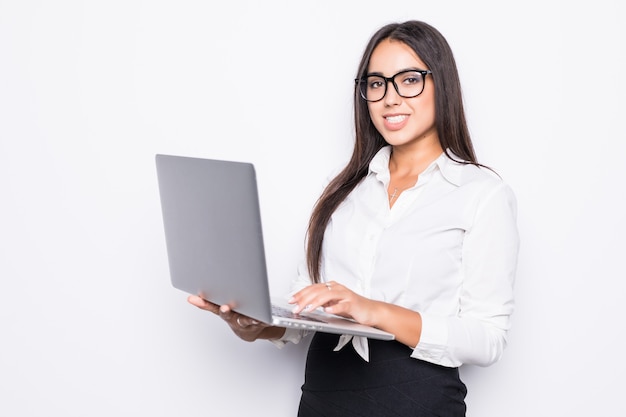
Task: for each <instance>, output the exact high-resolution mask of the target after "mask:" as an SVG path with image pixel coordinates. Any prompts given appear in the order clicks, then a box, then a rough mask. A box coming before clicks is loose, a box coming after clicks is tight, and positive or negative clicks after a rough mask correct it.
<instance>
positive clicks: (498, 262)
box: [189, 21, 518, 417]
mask: <svg viewBox="0 0 626 417" xmlns="http://www.w3.org/2000/svg"><path fill="white" fill-rule="evenodd" d="M354 95H355V97H354V98H355V124H356V141H355V146H354V151H353V154H352V157H351V159H350V161H349V163H348V164H347V166H346V167H345V168H344V169H343V171H342V172H341V173H339V175H338V176H337V177H335V178H334V179H333V180H332V181H331V182H330V184H329V185H328V187H327V188H326V189H325V191H324V192H323V194H322V195H321V197H320V199H319V200H318V202H317V204H316V206H315V208H314V210H313V213H312V216H311V220H310V224H309V229H308V234H307V238H308V240H307V254H306V255H307V259H306V267H302V268H300V269H299V275H298V279H297V281H296V283H295V286H294V288H295V290H297V292H295V293H294V295H293V297H292V298H291V300H290V303H292V304H293V305H294V312H296V313H299V312H302V311H307V310H313V309H316V308H323V309H324V310H325V311H326V312H328V313H332V314H337V315H341V316H346V317H350V318H352V319H354V320H356V321H357V322H360V323H363V324H367V325H371V326H374V327H377V328H380V329H382V330H385V331H388V332H390V333H393V334H394V335H395V336H396V340H395V341H392V342H386V341H374V340H367V339H363V338H360V337H354V338H352V337H349V336H336V335H331V334H321V333H316V334H315V335H314V337H313V340H312V341H311V345H310V348H309V354H308V357H307V364H306V373H305V383H304V385H303V387H302V398H301V401H300V409H299V415H300V416H335V415H336V416H344V417H345V416H353V415H354V416H357V415H358V416H362V415H372V416H388V415H401V416H409V415H411V416H463V415H465V408H466V407H465V395H466V389H465V385H464V384H463V383H462V381H461V380H460V379H459V373H458V368H459V366H461V365H462V364H476V365H481V366H487V365H490V364H492V363H494V362H496V361H497V360H498V359H499V358H500V356H501V354H502V351H503V349H504V347H505V345H506V333H507V330H508V329H509V325H510V316H511V314H512V312H513V281H514V276H515V269H516V262H517V252H518V233H517V227H516V202H515V197H514V195H513V193H512V192H511V190H510V188H509V187H508V186H507V185H506V184H504V183H503V181H502V180H501V179H500V178H499V177H498V176H497V175H495V174H494V173H493V172H492V171H491V170H489V169H488V168H486V167H484V166H482V165H481V164H479V163H478V162H477V159H476V156H475V154H474V149H473V146H472V141H471V139H470V135H469V131H468V128H467V125H466V121H465V115H464V111H463V102H462V96H461V87H460V83H459V77H458V73H457V70H456V63H455V61H454V57H453V54H452V51H451V49H450V47H449V45H448V43H447V42H446V40H445V38H444V37H443V36H442V35H441V34H440V33H439V32H438V31H437V30H436V29H435V28H433V27H432V26H430V25H428V24H426V23H423V22H419V21H408V22H404V23H398V24H389V25H386V26H384V27H382V28H381V29H380V30H378V31H377V32H376V33H375V34H374V36H373V37H372V38H371V40H370V42H369V43H368V45H367V47H366V49H365V52H364V54H363V58H362V60H361V63H360V65H359V69H358V73H357V79H356V80H355V90H354ZM189 302H191V303H192V304H194V305H196V306H198V307H200V308H203V309H206V310H209V311H212V312H214V313H216V314H219V315H220V316H221V317H222V318H223V319H224V320H226V321H227V322H228V324H229V325H230V326H231V328H232V329H233V331H234V332H235V333H236V334H237V335H238V336H239V337H241V338H242V339H244V340H249V341H251V340H256V339H260V338H261V339H270V340H272V341H273V342H274V343H276V344H277V345H279V346H281V345H283V344H285V343H287V342H295V343H297V342H298V341H299V340H300V339H301V338H302V337H303V336H304V334H303V332H298V331H296V330H291V329H290V330H285V329H282V328H276V327H269V326H266V325H264V324H262V323H258V322H256V321H254V320H252V319H250V318H248V317H244V316H241V315H239V314H237V313H235V312H233V311H231V310H230V308H229V307H228V306H216V305H213V304H210V303H208V302H206V301H205V300H202V299H200V298H198V297H195V296H191V297H190V298H189Z"/></svg>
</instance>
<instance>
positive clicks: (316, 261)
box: [306, 20, 480, 282]
mask: <svg viewBox="0 0 626 417" xmlns="http://www.w3.org/2000/svg"><path fill="white" fill-rule="evenodd" d="M385 39H393V40H397V41H400V42H403V43H405V44H406V45H408V46H409V47H411V48H412V49H413V51H415V53H416V54H417V56H419V57H420V59H421V60H422V61H423V62H424V63H425V64H426V65H427V67H428V69H430V70H431V71H432V73H433V74H432V78H433V81H434V83H435V115H436V116H435V119H436V121H435V125H436V128H437V134H438V136H439V141H440V143H441V147H442V148H443V149H444V150H445V152H446V155H447V156H448V157H449V158H451V159H453V158H452V156H451V155H450V154H449V153H448V150H451V151H452V152H453V153H454V154H455V155H456V156H458V157H459V158H460V159H461V160H462V161H459V162H463V163H470V164H475V165H480V164H478V162H477V161H476V155H475V154H474V147H473V145H472V140H471V138H470V134H469V130H468V128H467V123H466V121H465V112H464V110H463V98H462V94H461V83H460V81H459V74H458V72H457V68H456V62H455V60H454V56H453V54H452V50H451V49H450V45H448V42H447V41H446V39H445V38H444V37H443V35H442V34H441V33H440V32H439V31H438V30H437V29H435V28H434V27H432V26H430V25H428V24H427V23H424V22H420V21H415V20H411V21H407V22H404V23H392V24H388V25H386V26H383V27H382V28H380V29H379V30H378V31H377V32H376V33H375V34H374V35H373V36H372V38H371V39H370V41H369V43H368V44H367V46H366V48H365V51H364V52H363V57H362V58H361V63H360V64H359V68H358V72H357V76H356V78H362V77H364V76H365V75H367V69H368V66H369V62H370V58H371V56H372V52H373V51H374V49H375V48H376V46H378V44H379V43H380V42H381V41H383V40H385ZM354 123H355V143H354V150H353V152H352V157H351V158H350V161H349V162H348V164H347V165H346V166H345V168H344V169H343V170H342V171H341V172H340V173H339V175H337V176H336V177H335V178H334V179H333V180H332V181H331V182H330V183H329V184H328V186H327V187H326V189H325V190H324V192H323V193H322V195H321V196H320V198H319V199H318V200H317V203H316V205H315V207H314V209H313V213H312V214H311V219H310V221H309V227H308V233H307V251H306V254H307V266H308V269H309V275H310V276H311V278H312V280H313V282H320V269H321V258H322V243H323V240H324V232H325V230H326V227H327V225H328V222H329V221H330V218H331V216H332V214H333V212H334V211H335V210H336V209H337V207H338V206H339V205H340V204H341V202H342V201H344V200H345V198H346V197H347V196H348V194H350V192H351V191H352V190H353V189H354V188H355V187H356V186H357V185H358V184H359V182H361V180H362V179H363V178H364V177H365V176H366V175H367V173H368V170H369V164H370V161H371V160H372V158H373V157H374V156H375V155H376V153H377V152H378V151H379V150H380V149H381V148H382V147H384V146H386V145H387V142H385V139H384V138H383V137H382V135H381V134H380V133H379V132H378V130H376V128H375V127H374V124H373V123H372V120H371V118H370V114H369V110H368V107H367V102H366V101H365V100H362V99H361V97H360V94H359V91H358V87H356V86H355V88H354Z"/></svg>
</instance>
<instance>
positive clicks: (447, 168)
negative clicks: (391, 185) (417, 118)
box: [369, 145, 464, 186]
mask: <svg viewBox="0 0 626 417" xmlns="http://www.w3.org/2000/svg"><path fill="white" fill-rule="evenodd" d="M448 155H450V157H451V158H454V160H452V159H450V157H448ZM390 157H391V145H388V146H385V147H383V148H381V149H380V150H379V151H378V153H377V154H376V155H374V158H372V161H371V162H370V165H369V169H370V172H371V173H374V174H375V175H376V177H377V178H378V179H380V180H381V181H384V180H389V158H390ZM457 161H462V159H461V158H459V157H458V156H456V155H455V154H454V152H452V151H451V150H450V149H448V150H447V154H446V152H442V153H441V155H439V157H438V158H437V159H435V160H434V161H433V163H432V164H431V165H430V166H429V167H428V168H426V170H425V171H424V172H428V171H430V170H432V169H434V168H433V165H434V166H436V167H437V168H439V172H441V175H442V176H443V177H444V178H445V179H446V181H448V182H449V183H451V184H454V185H456V186H460V185H461V184H462V180H461V174H462V171H463V166H464V164H462V163H460V162H457Z"/></svg>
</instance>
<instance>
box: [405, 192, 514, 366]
mask: <svg viewBox="0 0 626 417" xmlns="http://www.w3.org/2000/svg"><path fill="white" fill-rule="evenodd" d="M516 216H517V204H516V200H515V197H514V195H513V193H512V191H511V190H510V188H509V187H508V186H506V185H505V184H501V185H500V186H499V187H497V188H495V189H493V190H492V191H491V192H490V193H489V195H487V196H485V197H484V198H483V199H481V201H480V202H479V203H478V204H477V207H476V211H475V215H474V220H473V223H472V224H471V227H470V228H469V229H468V230H466V232H465V237H464V239H463V248H462V274H463V284H462V287H461V289H460V299H459V312H458V314H457V315H455V316H451V317H443V316H437V315H431V314H429V313H422V321H423V329H422V337H421V340H420V343H419V344H418V346H417V347H416V349H415V350H414V353H413V355H412V356H413V357H416V358H420V359H424V360H428V361H432V362H436V363H439V364H441V365H444V366H459V365H461V364H464V363H467V364H475V365H480V366H487V365H491V364H493V363H494V362H496V361H497V360H498V359H499V358H500V356H501V355H502V352H503V350H504V348H505V346H506V334H507V331H508V330H509V328H510V317H511V314H512V313H513V308H514V297H513V286H514V280H515V271H516V267H517V254H518V248H519V236H518V231H517V225H516Z"/></svg>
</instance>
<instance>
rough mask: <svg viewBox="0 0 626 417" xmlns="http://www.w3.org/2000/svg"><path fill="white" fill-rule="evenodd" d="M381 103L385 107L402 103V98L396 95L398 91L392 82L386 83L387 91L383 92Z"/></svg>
mask: <svg viewBox="0 0 626 417" xmlns="http://www.w3.org/2000/svg"><path fill="white" fill-rule="evenodd" d="M383 101H384V103H385V106H393V105H395V104H399V103H400V102H401V101H402V97H401V96H400V94H398V90H396V85H395V84H394V83H393V80H388V81H387V91H385V97H384V98H383Z"/></svg>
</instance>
